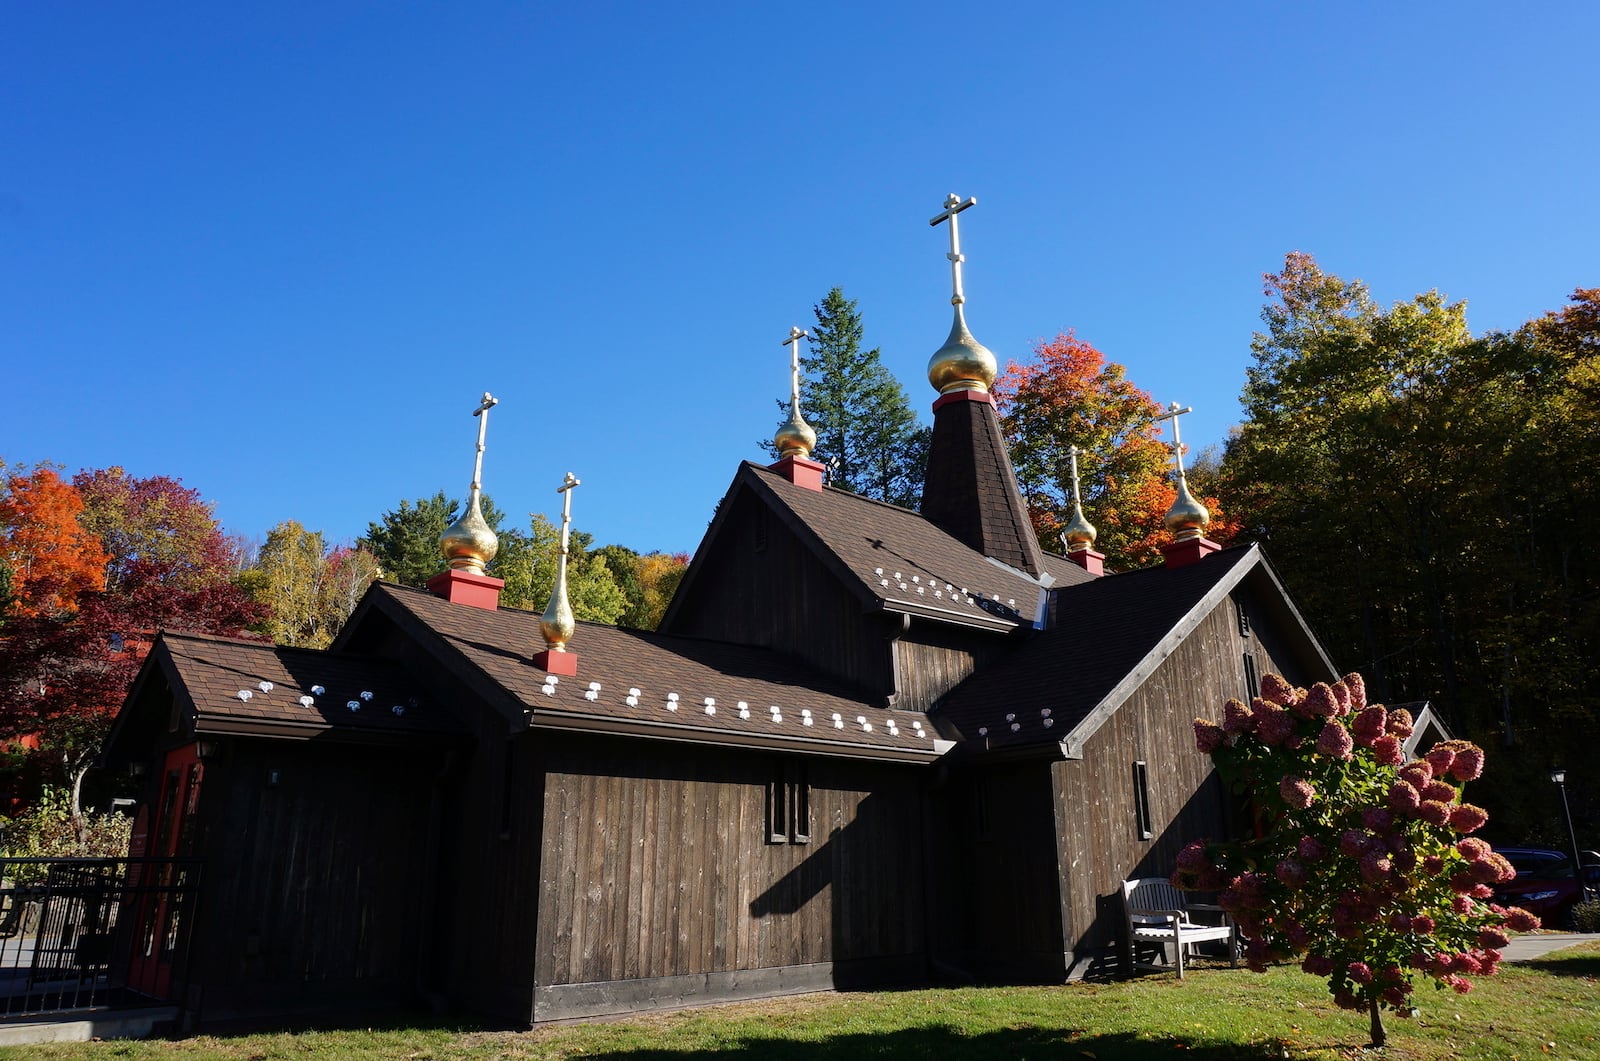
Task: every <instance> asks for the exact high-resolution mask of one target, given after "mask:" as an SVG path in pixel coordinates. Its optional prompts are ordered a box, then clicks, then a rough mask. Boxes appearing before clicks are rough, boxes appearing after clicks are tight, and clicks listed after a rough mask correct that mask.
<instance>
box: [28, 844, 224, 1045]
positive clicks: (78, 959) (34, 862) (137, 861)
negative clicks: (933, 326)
mask: <svg viewBox="0 0 1600 1061" xmlns="http://www.w3.org/2000/svg"><path fill="white" fill-rule="evenodd" d="M199 893H200V863H199V862H198V861H196V860H193V859H162V858H0V1019H4V1018H15V1017H29V1016H36V1015H45V1014H52V1013H63V1012H67V1011H70V1010H78V1009H92V1008H97V1007H108V1006H123V1005H137V1004H145V1003H153V1002H168V1001H175V992H176V990H177V987H178V985H179V983H181V981H182V980H183V978H184V963H185V960H186V958H187V954H188V947H189V935H190V931H189V930H190V925H191V922H192V921H193V915H194V909H195V903H196V901H197V900H198V898H199Z"/></svg>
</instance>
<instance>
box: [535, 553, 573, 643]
mask: <svg viewBox="0 0 1600 1061" xmlns="http://www.w3.org/2000/svg"><path fill="white" fill-rule="evenodd" d="M577 629H578V622H577V619H576V617H574V616H573V614H572V603H571V602H570V601H569V600H568V599H567V558H566V557H565V556H562V557H560V558H559V559H558V560H557V561H556V582H555V585H554V586H552V587H551V588H550V603H549V604H548V605H547V606H546V607H545V610H544V614H543V615H541V616H540V617H539V634H540V636H542V637H543V638H544V643H545V644H546V645H547V646H548V647H549V649H550V651H551V652H565V651H566V650H567V642H568V641H571V640H572V635H573V632H574V631H576V630H577Z"/></svg>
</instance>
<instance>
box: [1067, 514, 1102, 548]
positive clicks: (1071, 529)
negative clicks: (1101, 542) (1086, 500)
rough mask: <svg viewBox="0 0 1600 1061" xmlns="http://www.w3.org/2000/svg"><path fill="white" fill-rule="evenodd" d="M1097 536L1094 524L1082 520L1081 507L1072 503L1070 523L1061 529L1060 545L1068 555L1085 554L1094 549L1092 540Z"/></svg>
mask: <svg viewBox="0 0 1600 1061" xmlns="http://www.w3.org/2000/svg"><path fill="white" fill-rule="evenodd" d="M1098 536H1099V532H1098V531H1096V530H1095V529H1094V524H1093V523H1090V522H1089V521H1088V520H1086V519H1084V518H1083V506H1081V505H1079V504H1078V503H1077V502H1076V501H1074V502H1073V504H1072V521H1071V522H1070V523H1068V524H1067V525H1066V526H1065V527H1063V528H1061V544H1062V545H1064V546H1066V549H1067V552H1069V553H1082V552H1087V551H1088V550H1090V549H1093V548H1094V540H1095V538H1096V537H1098Z"/></svg>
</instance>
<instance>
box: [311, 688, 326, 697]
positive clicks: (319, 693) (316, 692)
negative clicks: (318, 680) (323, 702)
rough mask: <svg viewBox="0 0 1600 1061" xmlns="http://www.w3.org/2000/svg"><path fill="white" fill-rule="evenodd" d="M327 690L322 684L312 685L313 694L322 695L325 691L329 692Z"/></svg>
mask: <svg viewBox="0 0 1600 1061" xmlns="http://www.w3.org/2000/svg"><path fill="white" fill-rule="evenodd" d="M327 691H328V690H326V689H324V688H323V687H322V686H320V685H313V686H312V687H311V695H312V696H321V695H322V694H323V693H325V692H327Z"/></svg>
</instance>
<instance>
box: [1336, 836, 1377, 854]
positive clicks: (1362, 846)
mask: <svg viewBox="0 0 1600 1061" xmlns="http://www.w3.org/2000/svg"><path fill="white" fill-rule="evenodd" d="M1370 839H1372V834H1371V833H1369V832H1367V831H1366V830H1365V829H1346V830H1345V831H1344V832H1342V833H1340V834H1339V853H1340V854H1341V855H1348V856H1350V857H1351V858H1359V857H1360V856H1362V855H1364V854H1366V852H1367V841H1368V840H1370Z"/></svg>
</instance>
